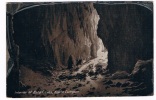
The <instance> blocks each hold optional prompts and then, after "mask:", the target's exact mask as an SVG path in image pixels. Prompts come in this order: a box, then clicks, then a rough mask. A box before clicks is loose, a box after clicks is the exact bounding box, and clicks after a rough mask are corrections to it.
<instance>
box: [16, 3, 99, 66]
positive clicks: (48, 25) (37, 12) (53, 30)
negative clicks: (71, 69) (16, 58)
mask: <svg viewBox="0 0 156 100" xmlns="http://www.w3.org/2000/svg"><path fill="white" fill-rule="evenodd" d="M98 20H99V16H98V14H97V12H96V10H95V9H94V7H93V4H92V3H69V4H55V5H45V6H38V7H34V8H31V9H27V10H24V11H21V12H19V13H17V14H15V15H14V19H13V23H14V24H13V27H14V33H15V35H14V37H15V41H16V43H17V44H18V45H19V46H20V54H21V58H23V60H25V59H28V58H33V59H47V60H49V61H50V62H51V63H52V64H54V65H57V66H68V62H70V63H72V64H73V65H76V64H77V62H80V61H83V62H84V61H87V60H89V59H91V58H95V57H96V56H97V49H98V46H97V43H98V37H97V24H98ZM70 66H71V65H70Z"/></svg>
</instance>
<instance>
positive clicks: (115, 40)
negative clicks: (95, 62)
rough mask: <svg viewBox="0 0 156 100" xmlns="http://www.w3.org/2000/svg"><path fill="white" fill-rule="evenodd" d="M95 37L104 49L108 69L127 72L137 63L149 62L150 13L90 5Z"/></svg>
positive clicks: (126, 7)
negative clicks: (94, 18) (95, 21)
mask: <svg viewBox="0 0 156 100" xmlns="http://www.w3.org/2000/svg"><path fill="white" fill-rule="evenodd" d="M94 7H95V8H96V10H97V12H98V14H99V16H100V20H99V24H98V30H97V34H98V36H99V37H100V38H101V39H102V41H103V43H104V44H105V46H106V48H107V49H108V69H109V70H110V71H111V72H114V71H116V70H127V71H128V72H130V71H131V70H132V69H133V67H134V65H135V63H136V61H137V60H138V59H142V60H147V59H150V58H153V13H152V11H150V10H148V9H147V8H145V7H142V6H139V5H134V4H124V5H120V4H118V5H105V4H94Z"/></svg>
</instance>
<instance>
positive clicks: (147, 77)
mask: <svg viewBox="0 0 156 100" xmlns="http://www.w3.org/2000/svg"><path fill="white" fill-rule="evenodd" d="M131 76H132V77H133V79H134V80H137V81H143V82H152V79H153V59H150V60H146V61H144V60H138V61H137V63H136V64H135V67H134V69H133V71H132V73H131Z"/></svg>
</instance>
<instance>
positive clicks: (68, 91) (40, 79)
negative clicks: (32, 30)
mask: <svg viewBox="0 0 156 100" xmlns="http://www.w3.org/2000/svg"><path fill="white" fill-rule="evenodd" d="M97 56H98V57H97V58H95V59H92V60H90V61H88V62H86V63H83V64H82V65H79V66H77V67H76V68H73V69H71V70H69V69H55V70H53V71H52V72H51V73H52V75H50V76H49V75H44V74H42V73H41V70H40V71H34V70H32V69H31V68H30V67H28V66H26V65H21V66H20V91H19V92H17V93H19V94H20V97H102V96H134V95H135V96H137V95H147V94H148V93H146V91H147V90H148V88H147V87H146V85H145V84H144V83H142V82H140V83H139V82H133V81H132V80H130V79H129V78H127V77H122V78H121V77H118V78H115V79H114V78H112V74H110V73H108V71H107V70H106V66H107V58H106V57H107V52H105V51H102V47H100V49H99V50H98V52H97ZM43 68H44V66H43ZM43 70H45V69H43ZM122 76H124V75H122ZM147 92H148V91H147ZM151 95H152V94H151Z"/></svg>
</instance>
